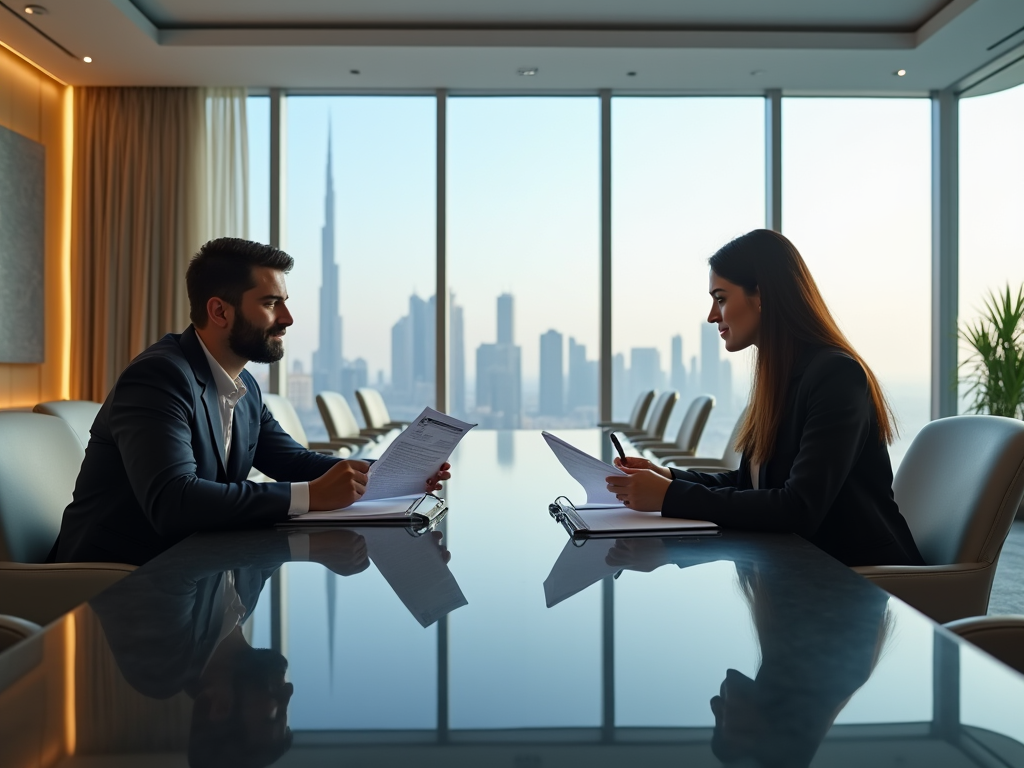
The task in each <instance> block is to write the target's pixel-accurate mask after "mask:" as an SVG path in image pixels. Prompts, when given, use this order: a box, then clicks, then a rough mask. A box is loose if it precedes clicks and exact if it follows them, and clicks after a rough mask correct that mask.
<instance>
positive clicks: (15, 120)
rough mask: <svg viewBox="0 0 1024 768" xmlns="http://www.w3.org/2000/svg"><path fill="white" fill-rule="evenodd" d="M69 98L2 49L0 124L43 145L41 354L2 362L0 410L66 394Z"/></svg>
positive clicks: (66, 90) (57, 84) (59, 87)
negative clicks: (38, 360) (34, 360)
mask: <svg viewBox="0 0 1024 768" xmlns="http://www.w3.org/2000/svg"><path fill="white" fill-rule="evenodd" d="M71 98H72V94H71V89H70V88H69V87H67V86H64V85H62V84H61V83H60V82H58V81H56V80H54V79H53V78H51V77H49V76H48V75H46V74H45V73H44V72H41V71H40V70H38V69H36V68H35V67H33V66H32V65H31V64H29V63H28V62H26V61H24V60H23V59H21V58H20V57H19V56H17V55H15V54H14V53H12V52H11V51H10V50H8V49H7V48H4V47H0V125H2V126H4V127H5V128H8V129H10V130H12V131H15V132H17V133H20V134H21V135H23V136H26V137H28V138H29V139H32V140H33V141H37V142H39V143H40V144H42V145H43V146H44V147H45V148H46V243H45V254H46V256H45V260H46V261H45V269H46V276H45V288H44V290H45V301H46V320H45V322H46V328H45V358H44V362H43V363H42V364H35V365H30V364H10V363H8V364H5V363H0V408H18V407H25V406H32V405H34V404H35V403H37V402H39V401H41V400H55V399H59V398H61V397H67V395H66V394H65V393H66V392H67V372H68V358H69V354H68V353H69V349H68V346H67V345H68V328H67V321H68V316H69V309H70V308H69V306H68V296H69V284H68V281H69V279H70V278H69V273H70V270H69V262H68V259H69V254H70V247H69V234H70V233H69V232H68V226H69V224H70V216H69V212H70V199H69V196H68V193H69V181H70V174H69V173H68V169H69V168H70V156H69V154H70V151H69V150H66V149H65V146H70V145H69V144H68V142H67V141H66V139H67V137H68V132H69V130H70V127H71V126H70V122H69V121H70V119H71V117H70V116H71V110H70V100H71ZM2 279H3V276H2V275H0V280H2ZM6 332H7V329H3V328H0V333H6Z"/></svg>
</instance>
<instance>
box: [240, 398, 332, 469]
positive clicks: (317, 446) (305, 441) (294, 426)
mask: <svg viewBox="0 0 1024 768" xmlns="http://www.w3.org/2000/svg"><path fill="white" fill-rule="evenodd" d="M263 404H264V405H265V406H267V410H268V411H270V415H271V416H273V417H274V419H275V420H276V421H277V423H278V424H280V425H281V429H283V430H284V431H285V432H287V433H288V434H289V435H291V438H292V440H294V441H295V442H297V443H298V444H299V445H301V446H302V447H303V448H308V449H309V450H311V451H316V452H318V453H325V454H328V455H330V456H341V457H342V458H344V457H346V456H348V455H349V454H351V452H352V448H351V446H348V445H342V444H340V443H333V442H326V443H323V442H313V443H311V442H309V438H307V437H306V430H305V429H303V427H302V421H301V420H300V419H299V414H298V412H297V411H296V410H295V406H294V405H292V404H291V401H290V400H289V399H288V398H287V397H285V396H284V395H268V394H264V395H263ZM250 479H256V478H250Z"/></svg>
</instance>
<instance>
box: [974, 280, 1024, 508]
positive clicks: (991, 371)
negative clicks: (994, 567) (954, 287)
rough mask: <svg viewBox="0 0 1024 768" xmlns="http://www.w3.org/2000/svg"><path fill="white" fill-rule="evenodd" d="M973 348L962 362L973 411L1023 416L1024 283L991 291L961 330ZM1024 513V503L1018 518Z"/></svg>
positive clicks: (1014, 416) (1016, 417)
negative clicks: (979, 311)
mask: <svg viewBox="0 0 1024 768" xmlns="http://www.w3.org/2000/svg"><path fill="white" fill-rule="evenodd" d="M960 338H961V339H963V341H965V342H966V343H967V345H968V347H969V348H970V355H969V356H968V357H967V359H966V360H965V361H964V362H963V363H962V364H961V368H963V369H966V375H965V376H963V378H962V379H961V380H962V381H963V383H964V384H966V385H967V387H966V390H965V394H966V395H967V396H968V397H969V398H970V405H969V406H968V408H969V410H970V412H971V413H989V414H992V415H994V416H1008V417H1009V418H1011V419H1024V285H1022V286H1021V287H1020V289H1019V290H1018V291H1017V295H1016V296H1014V295H1013V292H1012V291H1011V289H1010V286H1009V285H1007V286H1006V288H1005V289H1004V290H1003V291H1002V292H1001V293H996V292H995V291H991V292H989V294H988V296H987V297H986V299H985V306H984V312H983V313H982V316H981V317H980V318H978V319H977V320H976V321H974V322H973V323H968V324H967V325H965V326H964V327H963V328H962V329H961V331H960ZM1022 514H1024V504H1022V505H1021V507H1020V508H1019V509H1018V510H1017V517H1018V518H1019V517H1021V516H1022Z"/></svg>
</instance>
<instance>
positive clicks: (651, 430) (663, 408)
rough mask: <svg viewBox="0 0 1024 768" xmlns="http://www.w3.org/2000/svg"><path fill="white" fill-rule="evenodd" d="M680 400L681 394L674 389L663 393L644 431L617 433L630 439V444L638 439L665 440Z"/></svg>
mask: <svg viewBox="0 0 1024 768" xmlns="http://www.w3.org/2000/svg"><path fill="white" fill-rule="evenodd" d="M678 400H679V393H678V392H676V391H675V390H674V389H669V390H667V391H665V392H662V393H661V394H660V395H658V398H657V400H655V401H654V405H652V406H651V409H650V414H649V416H648V417H647V424H646V425H645V426H644V429H643V431H641V432H636V431H635V430H631V429H619V430H616V431H617V432H619V433H621V434H623V435H625V436H626V437H627V438H629V441H630V442H633V440H635V439H636V438H643V439H645V440H657V441H660V440H664V439H665V429H666V428H667V427H668V420H669V419H670V418H672V408H673V407H675V404H676V402H677V401H678Z"/></svg>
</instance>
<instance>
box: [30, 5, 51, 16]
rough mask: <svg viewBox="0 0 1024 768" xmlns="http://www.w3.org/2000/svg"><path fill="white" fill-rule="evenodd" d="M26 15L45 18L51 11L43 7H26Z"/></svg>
mask: <svg viewBox="0 0 1024 768" xmlns="http://www.w3.org/2000/svg"><path fill="white" fill-rule="evenodd" d="M25 13H27V14H28V15H29V16H45V15H46V14H48V13H49V11H48V10H46V9H45V8H44V7H43V6H41V5H26V6H25Z"/></svg>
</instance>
